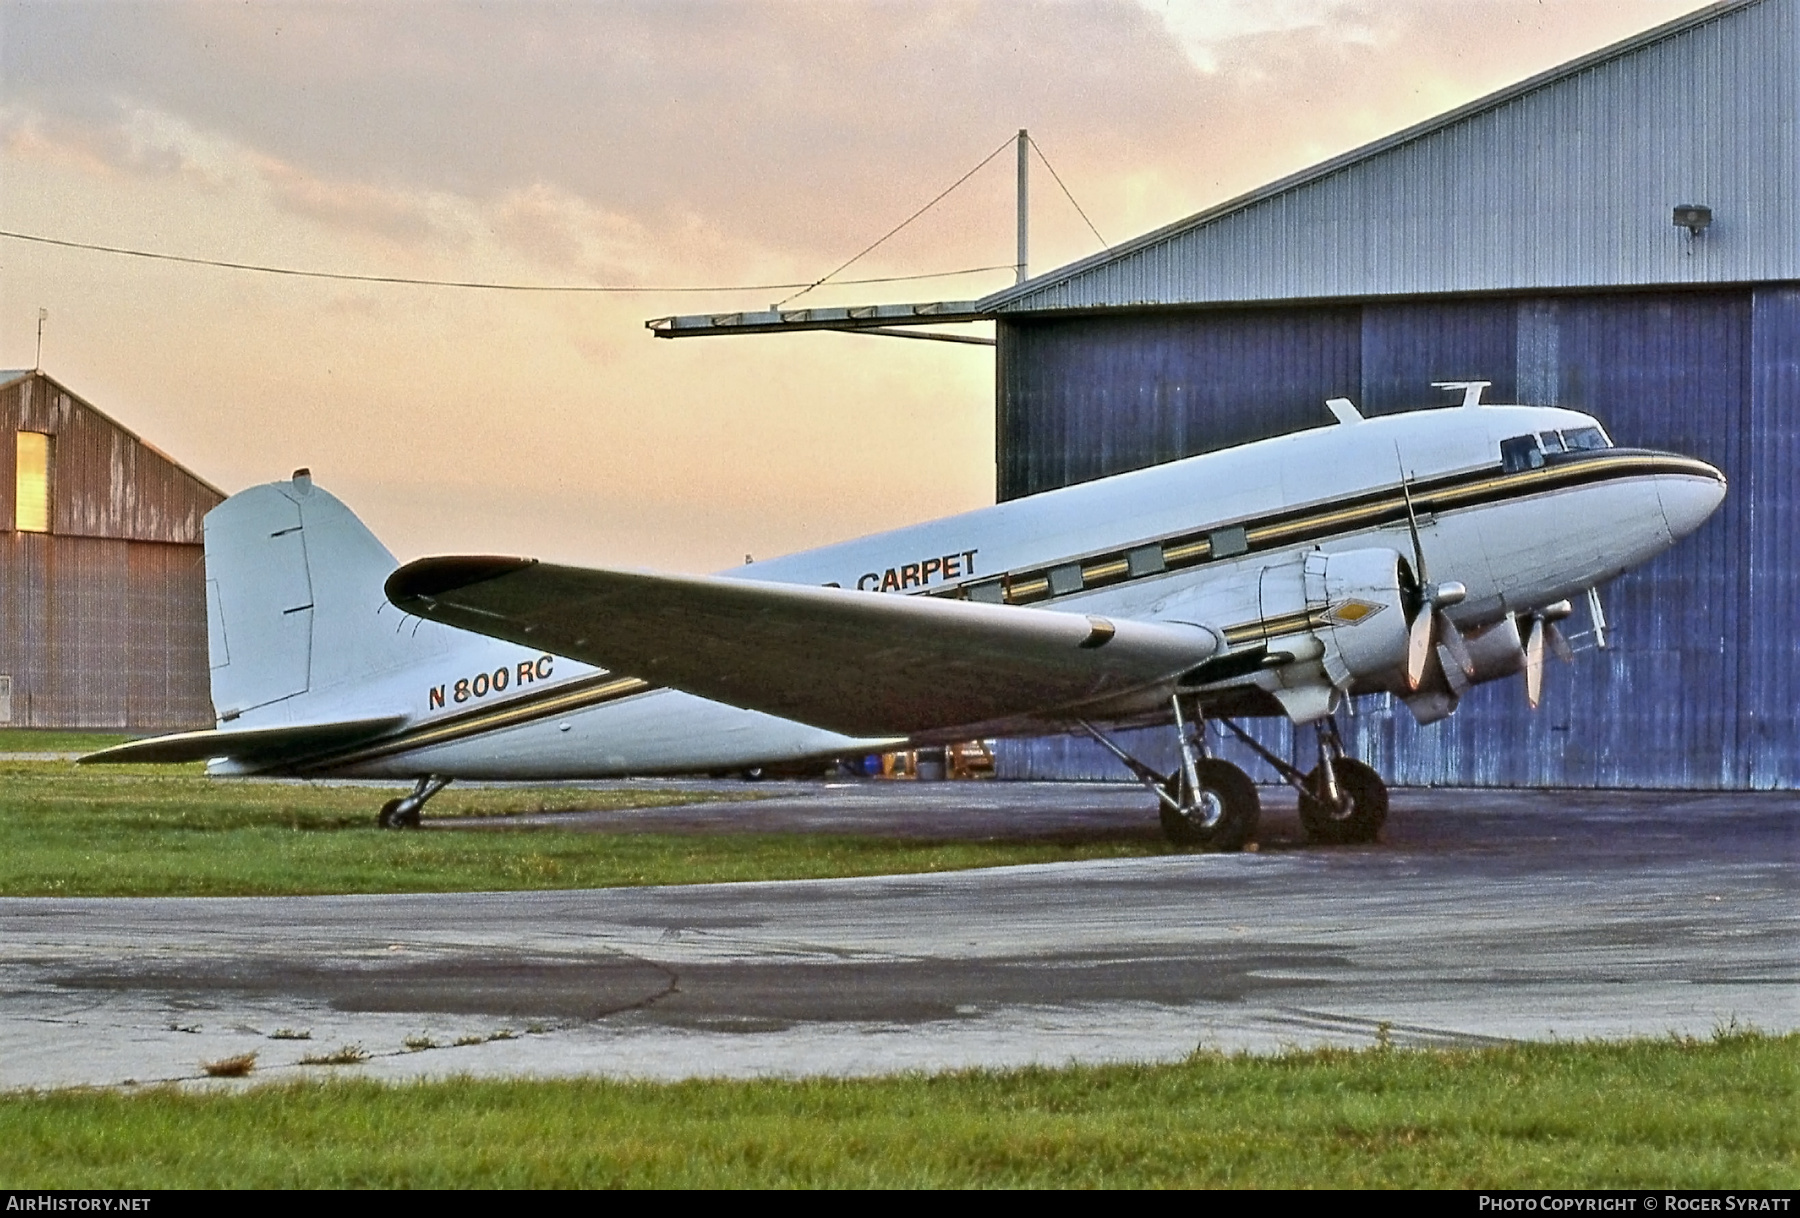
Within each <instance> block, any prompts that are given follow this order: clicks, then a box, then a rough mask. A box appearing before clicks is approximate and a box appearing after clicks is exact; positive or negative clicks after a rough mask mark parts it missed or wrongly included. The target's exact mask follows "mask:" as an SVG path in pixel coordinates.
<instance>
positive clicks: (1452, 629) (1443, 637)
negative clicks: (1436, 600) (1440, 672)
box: [1437, 613, 1475, 693]
mask: <svg viewBox="0 0 1800 1218" xmlns="http://www.w3.org/2000/svg"><path fill="white" fill-rule="evenodd" d="M1437 630H1438V639H1439V640H1440V645H1441V646H1442V648H1443V650H1444V652H1445V653H1446V654H1447V655H1449V657H1450V660H1449V661H1447V662H1446V663H1445V664H1444V667H1445V668H1446V669H1450V668H1456V669H1458V670H1460V671H1461V673H1462V675H1463V676H1464V677H1465V678H1466V680H1465V681H1464V682H1463V684H1464V687H1465V688H1466V687H1467V685H1468V682H1469V681H1472V680H1474V679H1475V659H1474V657H1473V656H1471V655H1470V654H1469V645H1468V644H1467V643H1465V642H1463V636H1462V631H1460V630H1458V629H1457V628H1456V623H1455V622H1453V621H1451V620H1450V617H1449V615H1448V614H1444V613H1440V614H1438V615H1437ZM1455 683H1456V682H1455V678H1451V684H1453V685H1454V684H1455ZM1457 692H1458V693H1461V692H1462V691H1461V690H1459V691H1457Z"/></svg>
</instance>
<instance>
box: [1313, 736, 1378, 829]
mask: <svg viewBox="0 0 1800 1218" xmlns="http://www.w3.org/2000/svg"><path fill="white" fill-rule="evenodd" d="M1331 768H1332V771H1333V772H1334V773H1335V774H1336V776H1337V784H1338V791H1339V793H1341V794H1342V795H1343V797H1344V798H1343V804H1342V806H1340V807H1333V806H1332V805H1331V804H1330V803H1328V802H1327V801H1326V800H1325V799H1324V798H1323V797H1322V796H1320V795H1317V794H1314V792H1316V791H1318V790H1319V788H1320V787H1321V786H1322V785H1323V781H1322V777H1321V775H1320V774H1319V771H1318V770H1317V769H1315V770H1313V772H1312V773H1310V774H1308V775H1307V776H1306V787H1307V789H1306V790H1305V791H1303V792H1301V795H1300V823H1301V825H1303V826H1305V828H1306V836H1307V838H1308V839H1310V840H1311V841H1313V842H1316V843H1318V844H1319V845H1322V846H1347V845H1353V844H1356V843H1359V842H1372V841H1374V840H1375V837H1376V835H1377V834H1379V833H1380V832H1381V826H1382V824H1383V822H1385V821H1386V820H1387V811H1388V791H1387V784H1386V783H1385V782H1383V781H1381V775H1379V774H1377V773H1376V772H1375V771H1374V769H1373V768H1372V767H1370V766H1366V765H1364V764H1363V763H1362V762H1360V761H1357V760H1356V759H1355V758H1352V757H1340V758H1338V759H1337V761H1335V762H1334V763H1332V767H1331Z"/></svg>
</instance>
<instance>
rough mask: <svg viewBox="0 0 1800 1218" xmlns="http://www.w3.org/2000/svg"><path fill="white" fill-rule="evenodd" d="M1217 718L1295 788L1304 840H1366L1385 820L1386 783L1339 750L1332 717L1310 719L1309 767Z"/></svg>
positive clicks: (1350, 842) (1341, 747) (1337, 843)
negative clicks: (1315, 759) (1313, 735)
mask: <svg viewBox="0 0 1800 1218" xmlns="http://www.w3.org/2000/svg"><path fill="white" fill-rule="evenodd" d="M1220 722H1221V723H1223V724H1224V725H1225V726H1226V727H1228V728H1230V729H1231V732H1232V734H1233V735H1235V736H1236V737H1237V738H1238V739H1239V740H1241V741H1243V742H1244V744H1246V745H1248V746H1249V747H1250V749H1251V751H1253V752H1254V753H1256V755H1257V756H1259V757H1261V758H1262V759H1263V760H1264V761H1266V762H1268V763H1269V765H1270V766H1272V767H1273V768H1274V770H1275V772H1276V773H1277V774H1280V775H1281V780H1282V781H1283V782H1285V783H1287V784H1288V786H1290V787H1292V788H1294V790H1296V791H1298V792H1299V793H1300V824H1301V827H1302V828H1304V829H1305V830H1306V836H1307V840H1309V841H1312V842H1317V843H1318V844H1319V845H1322V846H1347V845H1355V844H1358V843H1362V842H1372V841H1374V840H1375V838H1376V835H1377V834H1379V833H1380V832H1381V826H1382V824H1383V823H1385V822H1386V820H1387V812H1388V792H1387V784H1386V783H1385V782H1383V781H1382V780H1381V775H1379V774H1377V773H1376V772H1375V771H1374V769H1373V768H1371V767H1369V766H1367V765H1364V764H1363V763H1362V762H1360V761H1358V760H1356V758H1354V757H1350V756H1348V755H1346V754H1345V752H1344V740H1343V737H1342V736H1340V735H1338V726H1337V720H1336V719H1334V718H1325V719H1321V720H1319V721H1318V722H1317V723H1315V724H1314V725H1313V728H1314V730H1315V731H1316V732H1317V733H1318V741H1319V763H1318V764H1317V765H1315V766H1314V767H1313V768H1312V770H1311V771H1310V772H1309V773H1302V772H1301V771H1299V770H1297V769H1295V768H1294V767H1293V766H1291V765H1289V764H1288V763H1287V762H1286V761H1284V760H1282V759H1281V758H1280V757H1277V756H1276V755H1275V754H1273V753H1271V752H1269V750H1268V749H1265V748H1264V747H1263V746H1262V745H1261V744H1259V743H1258V742H1257V741H1256V740H1255V739H1254V738H1253V737H1251V735H1250V734H1249V733H1248V732H1246V731H1244V729H1243V728H1241V727H1239V726H1238V725H1237V724H1235V723H1233V722H1232V721H1231V720H1229V719H1221V720H1220Z"/></svg>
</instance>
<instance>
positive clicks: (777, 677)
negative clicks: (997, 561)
mask: <svg viewBox="0 0 1800 1218" xmlns="http://www.w3.org/2000/svg"><path fill="white" fill-rule="evenodd" d="M387 594H388V598H389V599H390V600H391V601H393V602H394V604H396V605H398V606H399V607H400V608H401V609H403V610H405V611H406V612H408V613H416V614H418V615H419V616H421V617H424V618H428V619H430V620H432V621H438V622H444V623H447V624H449V625H452V626H459V627H461V628H462V629H464V630H472V631H476V632H478V633H480V634H485V635H490V636H492V637H494V638H500V639H506V640H509V641H511V642H515V643H520V644H523V645H525V646H528V647H535V648H539V649H541V650H543V651H548V652H553V653H555V654H557V655H564V656H568V657H569V658H571V659H575V660H581V661H583V662H585V663H589V664H596V665H599V666H601V667H603V668H606V669H609V670H611V671H613V672H617V673H620V674H624V675H629V676H634V677H639V678H642V679H643V680H646V681H650V682H652V683H654V684H658V685H665V686H669V687H671V688H674V689H679V690H682V691H684V692H686V693H690V694H695V695H697V696H699V697H702V698H710V699H712V700H714V701H717V702H724V703H727V704H728V705H731V706H740V707H745V708H747V709H750V710H758V711H763V712H765V713H767V714H772V715H779V716H781V717H782V718H786V719H794V720H798V721H799V722H802V723H807V724H811V725H813V726H815V727H822V728H827V729H829V730H832V731H837V732H843V733H846V734H848V735H856V736H887V735H914V734H922V733H926V732H942V731H945V730H947V729H951V728H956V727H961V726H974V725H979V724H993V723H999V722H1002V721H1006V720H1013V719H1018V718H1023V717H1053V716H1054V715H1055V713H1056V712H1058V711H1063V710H1068V709H1072V708H1076V707H1081V706H1084V705H1088V704H1091V703H1094V702H1097V701H1101V700H1105V699H1111V698H1115V697H1118V696H1120V695H1125V694H1130V693H1134V692H1136V691H1139V690H1143V689H1146V688H1149V687H1152V686H1155V685H1157V684H1159V683H1162V682H1166V681H1169V680H1170V679H1172V678H1174V677H1176V676H1179V675H1180V674H1182V673H1184V672H1187V671H1188V670H1189V669H1191V668H1193V667H1194V666H1195V665H1197V664H1199V663H1201V662H1202V661H1203V660H1205V659H1207V658H1208V657H1209V656H1211V655H1213V654H1214V653H1215V652H1217V651H1218V650H1219V649H1220V647H1221V646H1222V644H1221V641H1220V637H1219V636H1218V635H1217V634H1215V633H1214V632H1213V631H1211V630H1206V629H1203V628H1201V627H1198V626H1188V625H1176V624H1165V623H1159V622H1141V621H1131V620H1109V619H1106V618H1101V617H1093V616H1088V615H1085V614H1081V613H1065V612H1057V611H1053V610H1044V609H1027V608H1021V607H1018V606H1011V605H991V604H980V603H976V602H973V601H960V600H950V599H947V598H942V597H926V596H897V595H892V594H886V593H879V592H852V591H847V590H844V589H841V588H819V587H812V586H807V585H797V584H779V583H770V582H765V581H761V580H746V579H726V578H720V577H717V576H675V575H652V574H646V573H640V572H625V571H604V570H592V569H586V568H580V567H561V566H553V565H551V564H549V563H537V562H532V561H530V560H528V559H516V558H428V559H421V560H420V561H418V562H414V563H409V564H408V565H406V566H404V567H402V568H400V569H399V570H398V571H396V572H394V574H393V575H391V576H389V578H388V581H387Z"/></svg>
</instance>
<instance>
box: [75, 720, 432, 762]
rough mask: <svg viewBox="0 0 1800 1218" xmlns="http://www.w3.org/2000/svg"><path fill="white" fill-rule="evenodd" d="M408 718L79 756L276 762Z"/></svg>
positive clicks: (169, 739) (132, 744)
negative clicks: (223, 758) (216, 758)
mask: <svg viewBox="0 0 1800 1218" xmlns="http://www.w3.org/2000/svg"><path fill="white" fill-rule="evenodd" d="M405 722H406V717H405V716H404V715H394V716H388V717H385V718H380V719H348V720H341V721H339V722H336V723H298V724H290V723H284V724H280V725H277V726H275V727H248V728H242V729H239V730H237V731H231V730H229V729H227V730H224V731H217V730H211V729H209V730H206V731H198V732H174V733H172V734H170V735H167V736H149V737H146V738H145V739H143V740H127V741H126V742H125V743H124V744H115V745H114V746H113V747H111V748H109V749H101V750H100V751H99V752H97V753H89V754H87V756H85V757H81V758H79V759H78V762H79V764H82V765H90V764H92V765H103V764H124V763H126V762H154V763H167V762H174V761H211V760H212V759H213V758H215V757H229V758H231V759H232V760H234V761H246V762H252V763H258V762H279V761H285V760H289V759H299V758H302V757H306V756H310V755H311V754H314V753H320V752H324V751H325V750H327V749H332V748H338V747H340V746H343V745H349V744H356V743H358V742H359V741H363V740H372V739H374V738H375V737H377V736H380V735H383V734H384V733H386V732H390V731H392V730H393V729H394V728H397V727H399V726H400V725H401V724H403V723H405Z"/></svg>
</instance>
